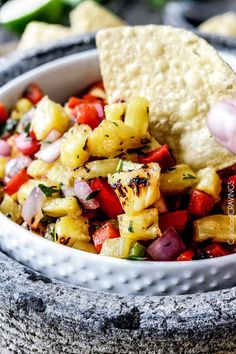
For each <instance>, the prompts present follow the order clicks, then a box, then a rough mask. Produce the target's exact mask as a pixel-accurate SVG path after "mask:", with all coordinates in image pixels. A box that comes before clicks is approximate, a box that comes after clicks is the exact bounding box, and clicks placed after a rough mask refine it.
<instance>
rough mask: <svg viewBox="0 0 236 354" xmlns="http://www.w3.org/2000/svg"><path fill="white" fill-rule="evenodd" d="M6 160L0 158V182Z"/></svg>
mask: <svg viewBox="0 0 236 354" xmlns="http://www.w3.org/2000/svg"><path fill="white" fill-rule="evenodd" d="M6 163H7V159H6V157H0V181H1V180H2V179H3V178H4V176H5V167H6Z"/></svg>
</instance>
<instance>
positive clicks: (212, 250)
mask: <svg viewBox="0 0 236 354" xmlns="http://www.w3.org/2000/svg"><path fill="white" fill-rule="evenodd" d="M216 232H217V230H216ZM204 250H205V252H206V253H207V254H208V256H209V257H210V258H216V257H222V256H227V255H228V254H230V252H229V250H228V249H227V248H226V247H224V246H223V245H222V244H220V243H219V242H213V243H211V244H210V245H208V246H206V247H205V249H204Z"/></svg>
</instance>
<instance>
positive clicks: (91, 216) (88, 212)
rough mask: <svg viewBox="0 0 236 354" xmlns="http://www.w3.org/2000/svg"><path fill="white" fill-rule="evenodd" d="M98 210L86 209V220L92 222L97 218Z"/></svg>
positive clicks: (84, 213)
mask: <svg viewBox="0 0 236 354" xmlns="http://www.w3.org/2000/svg"><path fill="white" fill-rule="evenodd" d="M97 213H98V212H97V210H88V209H84V210H83V213H82V216H84V217H85V218H87V219H89V220H92V219H94V218H95V216H96V215H97Z"/></svg>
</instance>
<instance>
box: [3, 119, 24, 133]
mask: <svg viewBox="0 0 236 354" xmlns="http://www.w3.org/2000/svg"><path fill="white" fill-rule="evenodd" d="M18 123H19V121H18V120H17V119H13V118H10V119H8V120H7V121H6V123H5V124H4V125H2V126H0V135H3V134H5V133H12V132H14V131H15V129H16V127H17V125H18Z"/></svg>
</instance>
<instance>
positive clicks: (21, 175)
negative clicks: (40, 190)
mask: <svg viewBox="0 0 236 354" xmlns="http://www.w3.org/2000/svg"><path fill="white" fill-rule="evenodd" d="M29 179H30V176H29V175H28V174H27V171H26V170H25V169H23V170H21V171H20V172H18V173H17V174H16V175H15V176H14V177H13V178H12V179H11V180H10V182H8V183H7V185H6V186H5V187H4V189H3V192H4V193H7V194H8V195H13V194H15V193H16V192H17V191H18V190H19V189H20V187H21V186H22V185H23V184H24V183H26V182H27V181H28V180H29Z"/></svg>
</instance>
